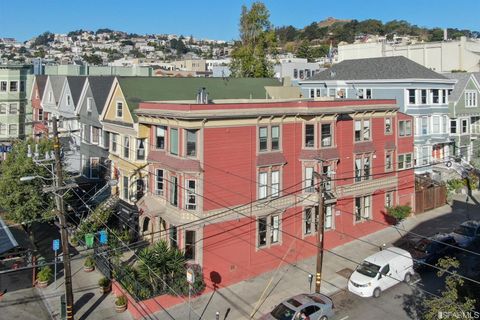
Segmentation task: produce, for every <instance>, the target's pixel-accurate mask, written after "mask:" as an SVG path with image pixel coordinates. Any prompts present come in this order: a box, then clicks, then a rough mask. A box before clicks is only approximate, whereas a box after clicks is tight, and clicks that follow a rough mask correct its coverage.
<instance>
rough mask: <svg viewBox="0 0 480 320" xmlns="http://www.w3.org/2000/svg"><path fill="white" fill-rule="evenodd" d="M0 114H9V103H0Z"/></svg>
mask: <svg viewBox="0 0 480 320" xmlns="http://www.w3.org/2000/svg"><path fill="white" fill-rule="evenodd" d="M0 114H7V105H6V104H5V103H0Z"/></svg>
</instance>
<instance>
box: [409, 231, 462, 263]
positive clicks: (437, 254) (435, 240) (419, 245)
mask: <svg viewBox="0 0 480 320" xmlns="http://www.w3.org/2000/svg"><path fill="white" fill-rule="evenodd" d="M455 245H456V241H455V239H454V238H453V236H452V235H450V234H436V235H434V236H432V237H429V238H422V239H419V240H417V241H415V242H414V243H413V245H412V247H411V248H412V249H411V250H409V251H410V253H411V254H412V257H413V259H414V262H413V267H414V268H415V269H424V268H428V267H429V266H428V265H435V264H436V263H437V262H438V259H440V258H442V257H444V256H446V255H448V254H452V253H453V252H454V249H455V248H454V247H452V246H455Z"/></svg>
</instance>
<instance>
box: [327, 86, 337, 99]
mask: <svg viewBox="0 0 480 320" xmlns="http://www.w3.org/2000/svg"><path fill="white" fill-rule="evenodd" d="M328 96H329V97H332V98H335V97H336V96H337V90H336V89H335V88H331V89H328Z"/></svg>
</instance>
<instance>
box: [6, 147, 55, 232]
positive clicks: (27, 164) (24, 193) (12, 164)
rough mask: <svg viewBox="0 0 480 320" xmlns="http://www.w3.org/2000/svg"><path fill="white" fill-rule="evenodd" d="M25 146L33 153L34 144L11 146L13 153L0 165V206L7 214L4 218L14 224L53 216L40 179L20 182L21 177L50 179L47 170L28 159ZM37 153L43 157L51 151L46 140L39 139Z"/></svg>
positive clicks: (49, 199) (49, 201) (49, 200)
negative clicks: (29, 147) (46, 152)
mask: <svg viewBox="0 0 480 320" xmlns="http://www.w3.org/2000/svg"><path fill="white" fill-rule="evenodd" d="M28 145H30V146H31V148H32V150H35V148H34V147H33V146H34V144H33V141H18V142H16V143H15V144H14V145H13V148H12V151H11V152H10V153H9V154H8V155H7V158H6V159H5V161H3V162H2V164H1V166H0V169H1V172H2V175H1V176H0V194H1V195H2V196H1V197H0V206H1V207H2V208H3V209H4V210H5V211H6V212H7V218H8V219H11V220H12V221H14V222H16V223H25V222H27V223H26V224H25V225H26V226H27V227H28V226H29V224H30V223H28V221H31V220H35V219H39V218H48V217H52V215H53V212H52V209H53V204H54V203H53V199H52V198H51V197H50V195H47V194H44V193H43V192H42V186H43V185H44V184H46V182H45V181H42V179H34V180H31V181H24V182H22V181H20V178H21V177H26V176H39V177H44V178H49V177H50V176H51V173H49V172H48V171H47V169H46V168H44V167H42V166H39V165H37V164H35V162H34V161H33V160H32V158H29V157H28V156H27V154H28ZM38 145H39V153H40V154H41V155H43V154H44V152H45V151H46V150H51V149H52V144H51V142H50V141H48V140H41V141H40V142H39V143H38Z"/></svg>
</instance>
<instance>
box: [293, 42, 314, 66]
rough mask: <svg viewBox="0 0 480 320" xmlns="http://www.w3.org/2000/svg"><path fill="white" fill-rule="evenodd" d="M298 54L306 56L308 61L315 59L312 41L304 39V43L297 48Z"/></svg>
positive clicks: (301, 56) (302, 56) (300, 56)
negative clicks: (311, 45)
mask: <svg viewBox="0 0 480 320" xmlns="http://www.w3.org/2000/svg"><path fill="white" fill-rule="evenodd" d="M296 55H297V57H298V58H306V59H307V61H308V62H312V61H313V51H312V48H311V47H310V43H309V42H308V41H306V40H304V41H302V44H300V46H299V47H298V49H297V52H296Z"/></svg>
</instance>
